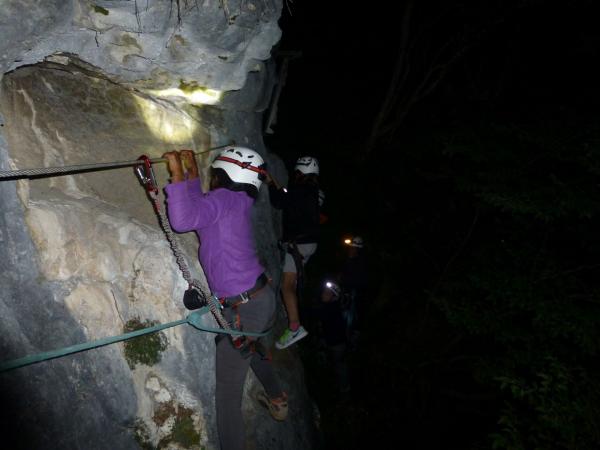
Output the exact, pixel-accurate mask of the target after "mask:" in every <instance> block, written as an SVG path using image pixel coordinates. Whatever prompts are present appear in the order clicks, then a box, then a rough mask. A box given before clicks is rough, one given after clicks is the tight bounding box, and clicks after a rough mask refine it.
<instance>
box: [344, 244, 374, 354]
mask: <svg viewBox="0 0 600 450" xmlns="http://www.w3.org/2000/svg"><path fill="white" fill-rule="evenodd" d="M364 247H365V242H364V240H363V238H362V237H361V236H353V237H348V238H346V239H344V248H345V250H346V258H345V260H344V262H343V264H342V267H341V270H340V275H339V277H338V278H339V280H340V283H341V285H342V286H344V291H345V292H346V293H347V295H348V296H349V297H350V304H351V308H350V310H351V316H352V320H351V341H355V340H356V338H358V335H359V334H360V331H361V330H362V328H363V325H364V322H365V319H366V316H367V310H368V304H367V302H368V293H369V286H370V280H369V265H368V263H367V260H366V254H365V253H364ZM353 343H355V342H351V344H353Z"/></svg>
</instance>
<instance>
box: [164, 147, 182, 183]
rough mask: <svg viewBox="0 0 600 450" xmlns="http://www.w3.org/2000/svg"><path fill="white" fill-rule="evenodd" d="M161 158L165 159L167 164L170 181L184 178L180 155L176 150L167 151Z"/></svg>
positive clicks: (177, 181) (176, 181)
mask: <svg viewBox="0 0 600 450" xmlns="http://www.w3.org/2000/svg"><path fill="white" fill-rule="evenodd" d="M163 158H166V159H167V164H168V166H169V173H170V174H171V182H172V183H179V182H180V181H183V180H184V179H185V178H184V176H183V166H182V164H181V157H180V156H179V153H178V152H176V151H171V152H167V153H165V154H164V155H163Z"/></svg>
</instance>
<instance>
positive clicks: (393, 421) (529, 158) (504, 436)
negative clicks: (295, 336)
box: [265, 0, 600, 449]
mask: <svg viewBox="0 0 600 450" xmlns="http://www.w3.org/2000/svg"><path fill="white" fill-rule="evenodd" d="M287 4H288V5H289V8H290V9H291V14H290V11H289V10H288V9H287V8H286V7H285V6H284V12H283V16H282V19H281V21H280V24H281V27H282V29H283V39H282V41H281V43H280V45H279V47H278V50H281V51H290V50H299V51H301V52H302V56H301V58H299V59H295V60H293V61H291V62H290V66H289V75H288V78H287V83H286V85H285V88H284V90H283V93H282V97H281V100H280V104H279V114H278V118H277V124H276V125H275V126H274V127H273V129H274V130H275V133H274V134H273V135H270V136H266V137H265V141H266V143H267V146H268V147H269V148H270V150H271V151H274V152H275V153H277V154H279V155H280V156H281V157H282V158H283V159H284V161H285V162H286V164H287V166H288V168H291V167H293V163H294V161H295V159H296V158H297V157H299V156H301V155H304V154H312V155H314V156H316V157H318V158H319V160H320V161H321V167H322V171H321V173H322V176H321V183H322V186H323V188H324V190H325V192H326V196H327V197H326V199H327V200H326V211H327V215H328V217H329V222H328V223H327V224H326V225H324V227H323V239H322V241H321V243H320V247H319V253H318V254H317V255H316V256H315V258H314V260H313V261H312V262H311V263H309V266H310V267H308V275H309V276H310V277H312V281H313V282H314V283H316V282H317V281H316V280H319V279H320V278H321V276H322V274H323V273H325V272H330V271H331V270H333V269H332V268H333V267H334V266H335V265H336V264H338V263H339V258H340V257H341V256H340V252H341V250H340V246H339V240H340V238H341V236H342V235H343V234H344V233H359V234H361V235H363V236H364V237H365V239H366V240H367V242H368V253H369V257H370V261H371V268H372V271H373V272H376V274H375V275H373V276H372V277H371V280H372V283H373V284H372V292H373V296H372V305H371V306H372V308H371V314H372V315H371V316H370V318H371V323H373V322H375V325H373V327H372V329H371V330H370V331H369V332H366V333H364V336H363V337H362V342H361V347H360V348H359V349H358V350H357V351H356V352H355V354H354V355H351V357H350V360H351V367H352V369H351V370H352V376H353V377H354V382H355V385H356V384H359V385H360V386H361V388H360V389H359V391H360V392H359V393H357V392H356V390H353V393H352V396H351V398H350V399H348V398H346V399H340V398H338V397H336V396H335V395H332V394H330V393H329V392H327V389H325V388H323V386H319V384H318V383H316V382H315V383H314V384H310V379H311V377H318V375H317V374H318V373H320V372H318V371H319V370H320V369H322V368H320V366H319V364H318V363H316V362H314V361H313V358H312V355H313V354H314V353H315V352H316V350H315V348H314V347H311V346H310V345H311V344H310V343H308V342H307V343H306V344H303V345H304V347H302V351H303V352H304V357H305V364H306V366H307V372H308V374H307V377H308V379H309V387H310V388H311V389H312V390H313V394H314V396H315V398H316V399H317V402H318V403H319V405H320V407H321V409H322V413H323V415H324V417H326V418H325V419H323V420H324V425H323V426H324V432H325V435H326V437H325V445H324V448H328V449H331V448H350V447H344V446H343V445H350V443H353V444H357V443H361V444H362V445H368V444H369V443H370V444H374V440H377V439H385V438H390V437H391V438H393V439H395V440H396V442H397V443H398V444H399V445H405V446H406V447H405V448H464V449H469V448H492V446H495V447H494V448H524V449H527V448H578V449H587V448H590V449H591V448H600V436H598V433H597V431H595V432H594V431H591V430H593V429H594V428H595V427H596V430H597V429H598V428H597V427H598V426H600V412H599V411H598V410H597V408H594V407H589V408H588V407H587V406H586V405H585V403H586V402H585V401H584V400H583V399H584V398H586V397H587V396H590V395H591V396H592V397H593V398H596V397H594V396H595V395H596V394H597V393H598V387H599V386H600V383H599V381H598V380H600V377H599V374H598V371H597V369H596V365H597V364H595V363H594V362H593V361H596V360H597V355H598V349H597V347H598V343H600V336H599V335H598V332H597V331H596V328H598V327H597V323H598V322H597V321H598V320H600V310H599V309H598V306H597V305H598V304H599V303H600V299H598V292H600V286H599V284H598V281H597V280H599V279H600V273H599V271H598V268H599V267H600V265H599V263H598V261H600V243H599V240H598V237H597V230H598V229H600V228H598V225H600V223H599V220H598V217H599V213H600V197H599V195H598V186H600V183H599V180H598V175H600V169H599V168H600V164H599V163H598V158H599V157H600V151H599V146H600V135H599V131H600V130H599V127H598V123H599V122H598V120H599V119H600V114H599V113H598V111H600V109H599V106H600V88H599V86H598V80H599V79H600V77H599V75H600V73H599V72H600V70H599V67H600V64H598V61H599V57H600V27H598V17H599V15H598V13H599V12H600V10H599V8H598V6H597V2H592V1H567V2H550V1H544V0H521V1H516V0H515V1H487V2H481V1H469V0H467V1H462V2H455V1H434V0H427V1H417V2H412V3H410V4H412V9H410V16H409V19H410V20H409V21H408V22H407V21H406V11H407V10H406V9H405V8H406V7H407V5H409V2H397V3H396V7H395V8H394V9H393V10H392V9H391V6H390V5H380V4H373V5H368V4H364V3H363V4H360V5H357V6H354V5H353V4H350V3H347V4H341V3H339V2H338V3H335V5H334V6H335V8H336V9H335V10H334V9H330V10H324V9H322V8H321V7H320V6H317V5H314V4H310V5H309V4H307V3H306V2H304V3H303V2H299V1H295V2H293V3H292V2H288V3H287ZM406 23H408V24H409V28H406V27H405V26H404V24H406ZM405 29H408V32H407V34H406V36H405V37H404V35H403V30H405ZM403 39H405V40H403ZM403 42H404V45H405V47H404V49H405V51H404V53H402V52H401V48H400V47H401V45H403V44H402V43H403ZM400 54H403V55H404V56H403V58H404V59H403V61H404V64H403V65H402V66H401V70H400V75H401V78H402V77H404V78H402V79H403V80H404V81H403V82H402V83H399V84H398V85H397V86H398V89H396V90H391V91H390V90H388V87H389V85H390V82H391V80H392V77H393V73H394V68H395V66H396V62H397V60H398V58H399V55H400ZM436 58H437V59H436ZM407 68H408V69H409V70H407ZM428 76H429V77H430V78H429V79H428V78H427V77H428ZM427 80H429V82H428V81H427ZM431 80H435V83H431ZM428 83H429V84H428ZM424 86H425V87H428V86H431V89H430V90H428V92H427V93H426V94H423V92H424V91H426V90H427V89H423V87H424ZM390 95H392V96H397V97H395V98H397V99H398V101H397V102H396V103H395V106H394V107H393V108H391V110H390V112H389V114H388V115H387V116H386V117H385V121H384V122H385V124H386V126H387V127H388V128H389V129H392V130H393V134H389V133H388V134H384V135H383V136H381V137H380V138H378V139H377V140H375V145H374V146H373V147H372V150H371V151H369V152H368V151H367V148H368V145H367V143H368V142H369V137H370V135H371V133H372V132H373V125H374V123H375V118H376V115H377V114H378V112H379V111H380V109H381V108H382V106H383V105H384V104H385V99H386V97H388V96H390ZM307 295H308V297H310V296H311V293H310V292H309V293H308V294H307ZM580 302H581V303H580ZM308 303H310V299H309V300H308ZM574 330H579V331H577V332H575V331H574ZM584 342H585V344H584ZM457 361H460V362H457ZM311 370H313V372H312V373H311ZM375 374H377V375H375ZM561 374H562V375H561ZM565 374H566V375H565ZM563 375H564V378H561V376H563ZM540 377H541V378H540ZM544 377H547V378H544ZM578 377H581V378H578ZM542 378H543V379H550V380H554V381H553V383H554V384H552V383H549V385H544V384H543V383H541V382H540V379H542ZM583 379H585V380H586V381H585V383H587V384H585V383H584V382H583V381H582V380H583ZM499 380H502V382H500V381H499ZM556 380H568V381H564V384H560V383H563V381H561V382H560V383H559V382H558V381H556ZM582 383H584V384H585V386H586V388H585V390H584V391H585V392H580V391H579V390H578V389H581V388H577V387H576V386H577V385H579V386H583V384H582ZM369 386H371V388H369ZM373 386H376V387H373ZM507 386H509V387H510V386H513V389H512V391H511V390H510V389H509V387H507ZM515 386H518V387H519V388H523V392H525V391H526V392H528V394H527V395H525V394H522V395H521V396H519V395H520V394H519V392H521V391H519V390H518V389H517V387H515ZM527 386H528V387H529V388H530V389H529V390H528V391H527V390H526V389H525V387H527ZM563 388H564V389H563ZM544 389H546V390H545V391H544ZM543 399H545V400H543ZM548 399H550V400H548ZM598 399H600V397H598ZM386 402H387V403H386ZM381 403H386V404H388V405H389V404H393V405H395V406H394V407H390V408H389V410H388V411H387V414H383V413H382V412H381V411H379V408H380V406H381ZM574 405H575V406H574ZM381 407H382V408H384V409H385V407H383V406H381ZM570 408H574V410H571V409H570ZM575 418H576V419H575ZM359 424H360V425H359ZM354 425H355V427H354V428H353V426H354ZM348 427H349V428H350V429H360V430H362V431H354V432H349V433H348V435H346V436H345V437H344V438H340V440H339V441H336V437H339V436H340V435H339V433H340V432H341V430H343V429H348ZM511 427H512V428H511ZM507 430H516V431H514V432H510V431H507ZM584 436H585V437H584ZM345 439H347V440H345ZM353 448H358V447H353Z"/></svg>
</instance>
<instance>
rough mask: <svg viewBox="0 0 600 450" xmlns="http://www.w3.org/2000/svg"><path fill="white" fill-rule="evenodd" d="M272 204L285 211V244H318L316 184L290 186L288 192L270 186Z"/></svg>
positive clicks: (317, 188)
mask: <svg viewBox="0 0 600 450" xmlns="http://www.w3.org/2000/svg"><path fill="white" fill-rule="evenodd" d="M269 195H270V197H271V204H272V205H273V207H275V208H277V209H281V210H282V211H283V236H282V240H283V241H285V242H291V241H295V242H296V243H298V244H308V243H313V242H315V243H316V242H317V241H318V239H319V187H318V186H316V185H314V184H290V186H289V187H288V188H287V192H286V191H285V190H283V189H277V188H276V187H274V186H272V185H270V186H269Z"/></svg>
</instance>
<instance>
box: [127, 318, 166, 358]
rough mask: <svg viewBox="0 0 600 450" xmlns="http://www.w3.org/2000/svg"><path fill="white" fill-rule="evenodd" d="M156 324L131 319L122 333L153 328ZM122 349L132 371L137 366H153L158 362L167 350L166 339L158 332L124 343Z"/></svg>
mask: <svg viewBox="0 0 600 450" xmlns="http://www.w3.org/2000/svg"><path fill="white" fill-rule="evenodd" d="M157 323H158V322H155V321H150V320H146V321H144V322H142V321H141V320H140V319H138V318H135V319H131V320H128V321H127V322H126V323H125V325H124V326H123V332H124V333H129V332H131V331H136V330H141V329H142V328H148V327H151V326H154V325H156V324H157ZM124 347H125V359H126V360H127V364H129V367H130V368H131V369H134V368H135V366H136V365H137V364H145V365H147V366H153V365H154V364H157V363H158V362H159V361H160V359H161V357H162V352H164V351H165V349H166V348H167V338H166V337H165V335H164V334H163V333H162V332H160V331H159V332H156V333H150V334H146V335H144V336H139V337H136V338H133V339H129V340H127V341H125V342H124Z"/></svg>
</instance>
